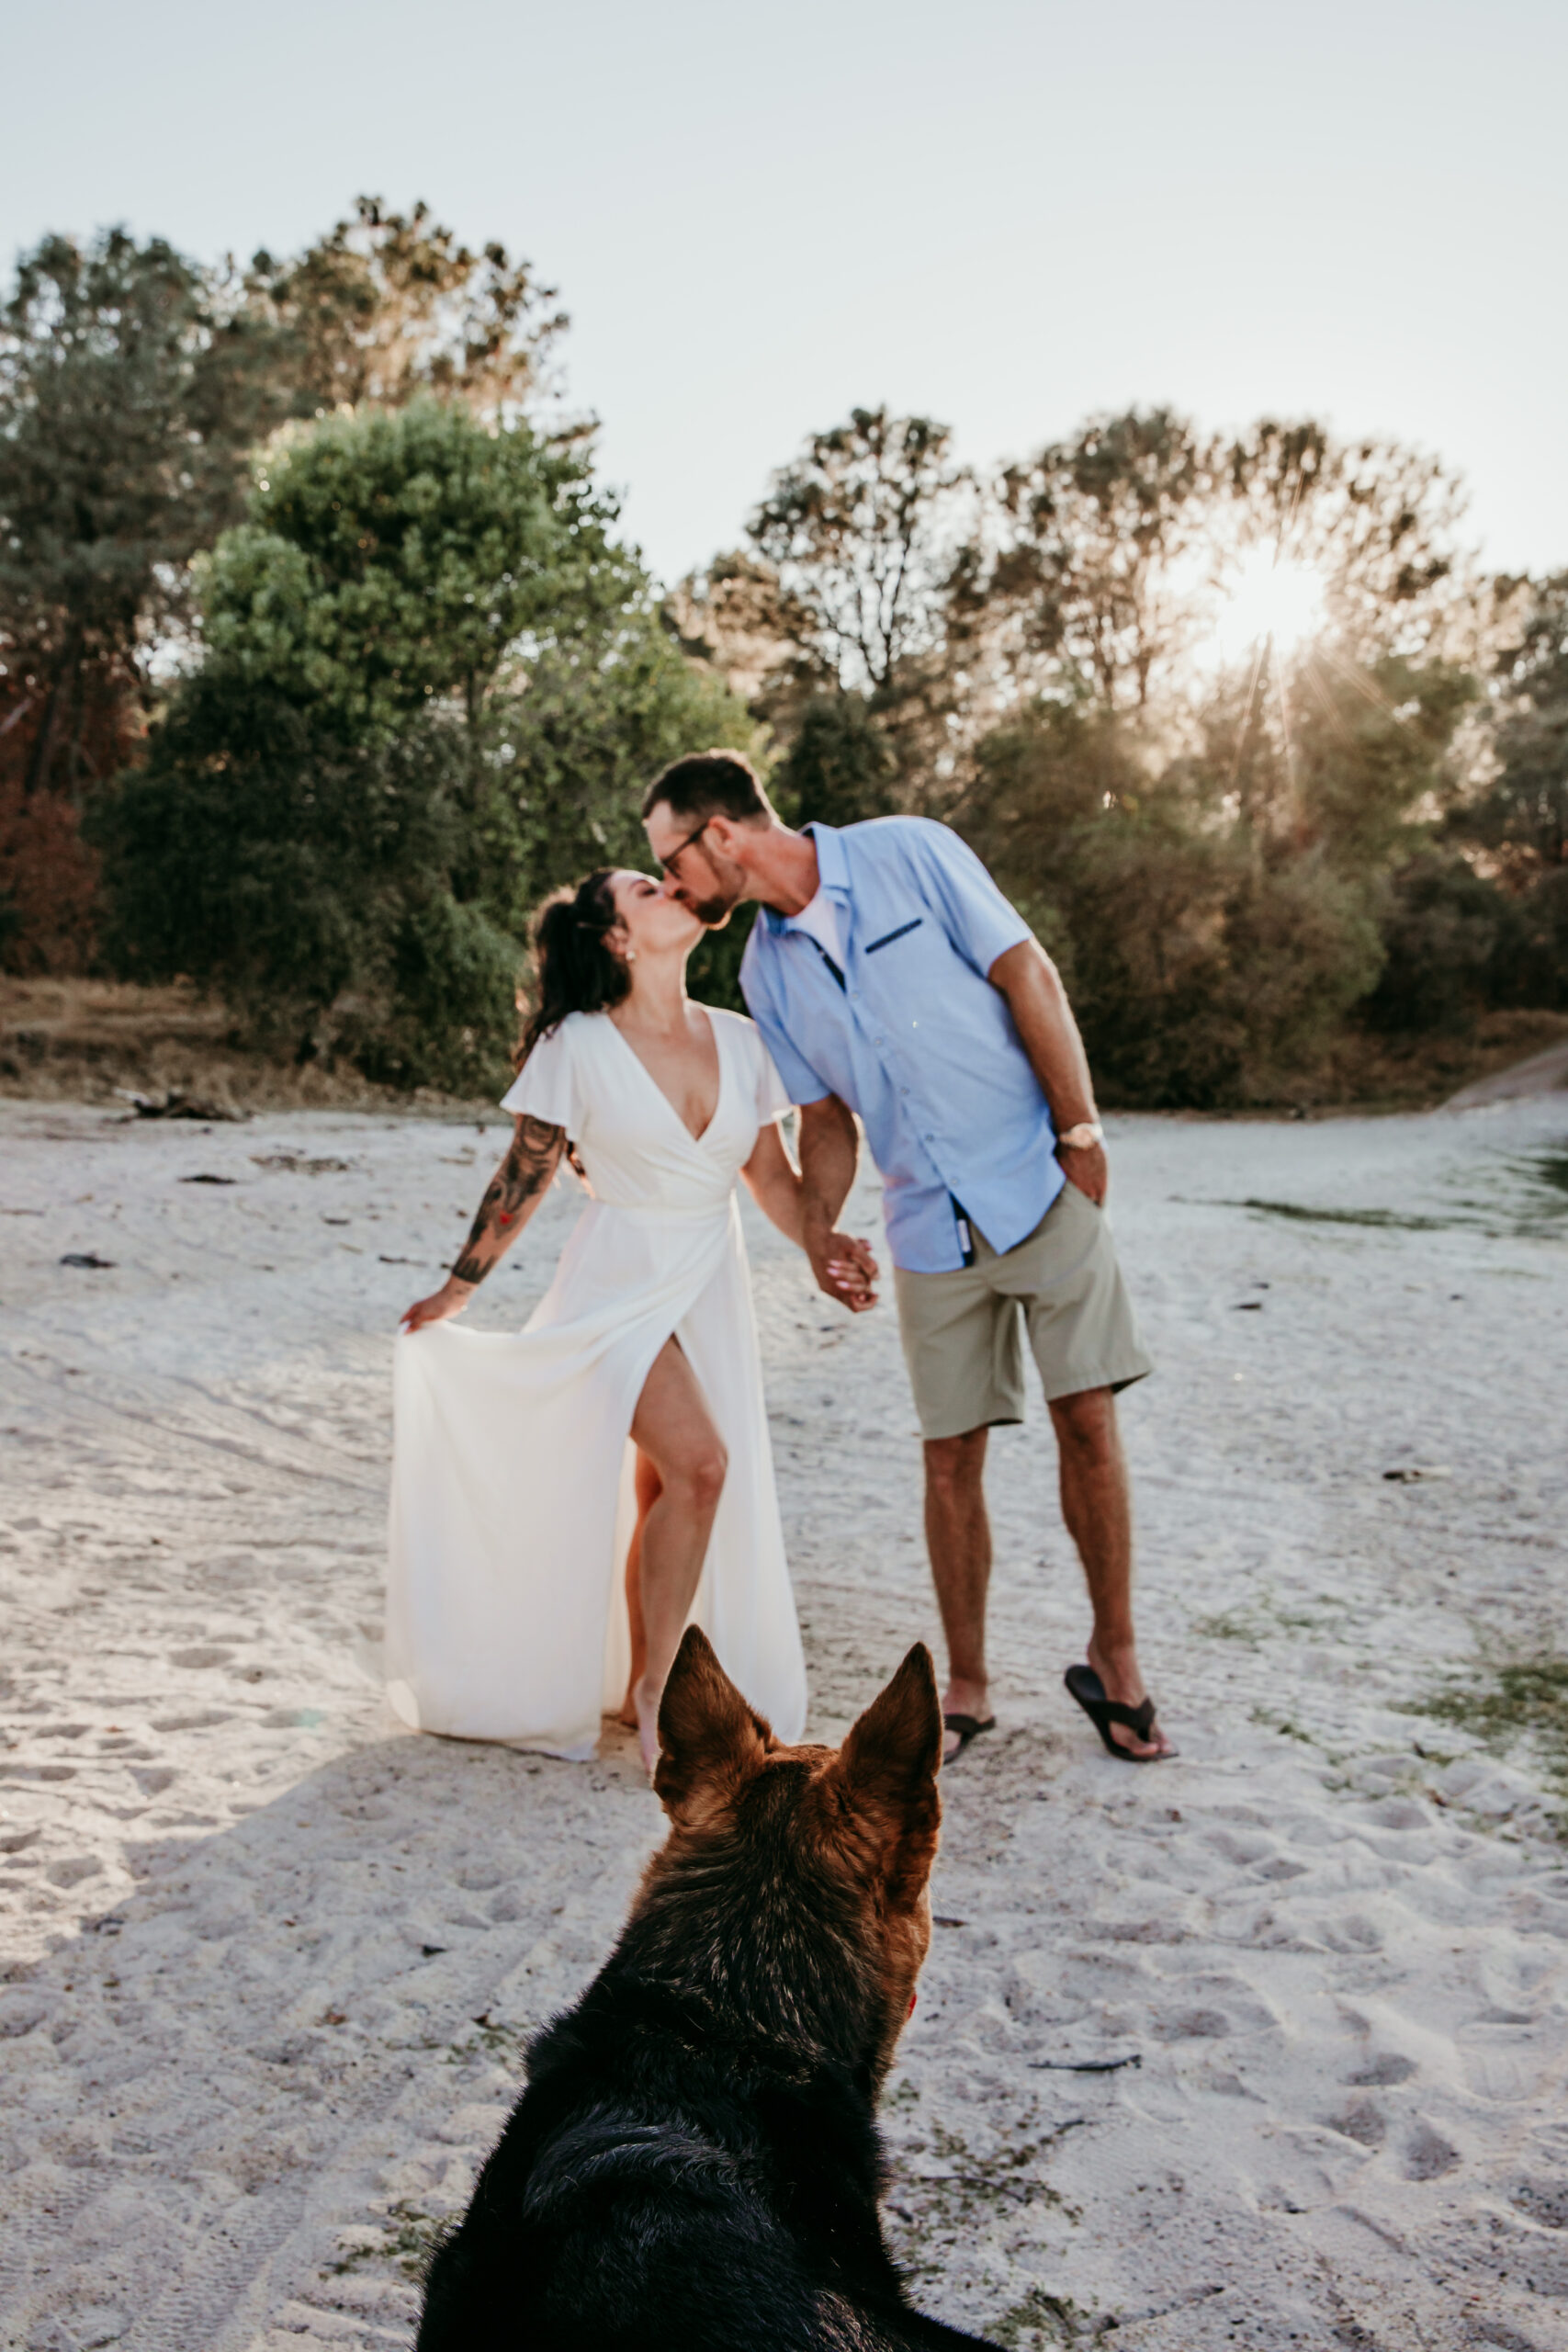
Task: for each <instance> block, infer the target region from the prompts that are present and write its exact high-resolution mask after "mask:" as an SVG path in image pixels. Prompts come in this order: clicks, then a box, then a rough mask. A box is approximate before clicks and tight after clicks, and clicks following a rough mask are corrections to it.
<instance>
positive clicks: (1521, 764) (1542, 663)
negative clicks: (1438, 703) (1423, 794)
mask: <svg viewBox="0 0 1568 2352" xmlns="http://www.w3.org/2000/svg"><path fill="white" fill-rule="evenodd" d="M1521 584H1522V583H1519V582H1511V581H1507V582H1501V583H1500V586H1501V588H1502V589H1503V590H1504V591H1505V592H1506V591H1509V590H1513V589H1517V587H1519V586H1520V585H1521ZM1496 674H1497V683H1498V685H1499V688H1500V698H1499V704H1498V711H1497V729H1496V754H1497V763H1498V764H1497V772H1496V774H1495V776H1494V777H1493V779H1492V780H1491V782H1490V784H1489V785H1488V786H1487V787H1486V788H1485V789H1484V790H1483V792H1482V793H1481V794H1480V795H1479V796H1477V797H1476V798H1475V799H1474V800H1473V801H1472V804H1471V806H1470V807H1469V808H1468V809H1465V810H1464V812H1463V814H1462V816H1461V818H1460V819H1459V820H1458V824H1459V829H1460V830H1461V831H1462V832H1463V833H1464V834H1466V835H1467V836H1468V837H1469V838H1470V839H1471V840H1472V841H1476V842H1483V843H1484V845H1485V846H1486V847H1487V848H1488V849H1489V850H1490V851H1492V852H1493V854H1495V856H1496V857H1497V858H1498V859H1499V861H1500V862H1501V864H1502V865H1503V867H1504V869H1505V871H1506V873H1507V874H1508V875H1509V876H1510V877H1511V878H1513V879H1514V880H1515V881H1516V882H1517V883H1527V882H1529V881H1530V880H1531V879H1533V878H1534V877H1535V876H1537V875H1540V874H1543V873H1548V872H1551V870H1552V869H1554V868H1560V867H1562V866H1565V865H1568V571H1560V572H1557V573H1556V574H1555V575H1554V576H1553V577H1552V578H1551V579H1548V580H1543V581H1540V582H1531V583H1529V586H1528V591H1527V597H1526V604H1525V611H1524V616H1523V620H1522V625H1521V626H1520V628H1519V629H1518V631H1517V636H1515V638H1514V639H1513V641H1512V642H1511V643H1509V644H1508V645H1507V646H1506V648H1505V650H1504V651H1503V653H1502V654H1501V656H1500V657H1499V660H1498V662H1497V665H1496Z"/></svg>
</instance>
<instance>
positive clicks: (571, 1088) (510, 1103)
mask: <svg viewBox="0 0 1568 2352" xmlns="http://www.w3.org/2000/svg"><path fill="white" fill-rule="evenodd" d="M571 1029H572V1024H571V1020H570V1016H569V1017H568V1019H566V1020H565V1021H563V1022H562V1023H561V1024H560V1026H559V1028H558V1029H554V1030H552V1031H551V1032H550V1034H549V1035H548V1036H547V1037H541V1038H540V1040H539V1042H538V1044H537V1045H536V1046H535V1048H534V1050H533V1052H532V1053H531V1054H530V1055H529V1057H528V1058H527V1060H526V1061H525V1063H524V1065H523V1067H522V1069H520V1070H519V1071H518V1073H517V1075H516V1077H515V1078H514V1079H513V1082H512V1084H511V1086H510V1087H509V1088H508V1089H507V1091H506V1092H505V1093H504V1094H503V1095H502V1098H501V1107H502V1110H503V1111H510V1112H511V1113H512V1114H513V1117H514V1118H529V1119H542V1120H543V1121H544V1123H545V1125H547V1126H549V1127H564V1128H565V1129H566V1131H567V1134H568V1135H569V1136H571V1137H572V1138H573V1139H574V1140H575V1139H576V1138H577V1136H580V1135H581V1132H582V1103H581V1089H580V1088H579V1086H578V1083H577V1075H576V1070H575V1068H574V1062H575V1056H574V1054H573V1051H572V1035H571Z"/></svg>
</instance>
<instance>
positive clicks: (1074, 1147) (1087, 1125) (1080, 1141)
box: [1056, 1119, 1105, 1151]
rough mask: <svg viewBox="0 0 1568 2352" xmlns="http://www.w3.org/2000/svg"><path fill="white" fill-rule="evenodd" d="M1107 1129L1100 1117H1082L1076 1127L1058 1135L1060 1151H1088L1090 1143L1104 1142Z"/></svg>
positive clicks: (1058, 1148) (1057, 1141)
mask: <svg viewBox="0 0 1568 2352" xmlns="http://www.w3.org/2000/svg"><path fill="white" fill-rule="evenodd" d="M1104 1139H1105V1129H1104V1128H1103V1127H1102V1126H1101V1125H1100V1121H1099V1120H1098V1119H1080V1120H1079V1121H1078V1123H1077V1126H1076V1127H1068V1128H1067V1130H1066V1133H1065V1134H1063V1135H1059V1136H1057V1137H1056V1148H1057V1150H1058V1151H1087V1150H1088V1149H1089V1146H1090V1144H1096V1143H1102V1142H1103V1141H1104Z"/></svg>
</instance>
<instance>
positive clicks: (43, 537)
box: [0, 229, 282, 793]
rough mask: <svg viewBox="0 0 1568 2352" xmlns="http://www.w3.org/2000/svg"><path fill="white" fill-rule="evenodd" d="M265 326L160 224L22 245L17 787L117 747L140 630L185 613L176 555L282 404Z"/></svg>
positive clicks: (0, 475)
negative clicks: (272, 378)
mask: <svg viewBox="0 0 1568 2352" xmlns="http://www.w3.org/2000/svg"><path fill="white" fill-rule="evenodd" d="M264 340H265V339H264V338H263V337H261V336H259V335H258V334H257V333H256V332H255V331H254V328H253V325H252V323H251V322H249V321H248V320H247V319H245V318H244V317H243V316H234V315H226V314H225V313H224V311H223V310H222V308H221V306H220V304H219V303H218V301H217V300H216V299H215V296H214V292H213V288H212V287H211V285H210V284H209V281H208V279H207V278H206V277H205V276H204V274H203V273H202V272H201V271H200V270H199V269H197V267H196V266H195V265H194V264H192V263H190V262H187V261H186V260H185V259H184V257H183V256H182V255H180V254H177V253H175V251H174V249H173V248H172V247H171V246H169V245H167V244H165V243H164V242H163V241H162V240H161V239H158V238H153V239H152V240H151V241H150V242H149V243H146V244H144V245H139V244H137V243H135V241H134V240H133V239H132V238H131V237H130V236H129V235H127V233H126V232H125V231H124V230H121V229H112V230H107V231H106V232H104V233H103V234H102V235H101V236H99V237H97V238H96V239H95V240H94V241H93V243H90V244H88V245H85V246H84V245H78V244H76V243H73V241H72V240H71V239H70V238H67V237H46V238H45V239H44V240H43V242H42V243H41V244H39V246H38V247H37V248H36V249H35V250H34V251H33V252H31V253H29V254H24V256H23V257H22V260H21V262H20V263H19V265H18V266H17V277H16V283H15V286H14V288H13V290H12V292H11V294H10V297H9V299H8V300H6V304H5V306H4V309H3V310H0V664H3V672H0V674H5V675H6V677H7V680H8V683H9V684H11V686H12V687H13V689H14V690H15V692H16V693H17V695H19V697H20V707H18V708H17V718H18V719H20V718H24V717H25V718H27V719H28V722H29V726H28V742H29V754H28V761H27V766H26V775H25V784H26V788H27V790H28V792H29V793H30V792H33V791H36V790H38V789H39V788H42V787H47V786H49V785H51V783H54V782H58V783H60V784H61V785H62V786H64V787H65V788H66V789H67V790H71V791H74V790H76V789H78V788H79V786H81V785H82V784H84V783H85V782H86V781H88V780H90V779H92V778H93V777H94V776H95V775H96V774H101V773H104V772H106V771H105V769H104V767H103V766H102V765H101V764H100V763H101V762H102V761H103V760H104V758H105V756H106V752H107V767H108V768H112V767H113V766H114V765H115V764H117V763H118V760H119V759H120V758H123V756H124V750H125V742H126V740H127V732H126V729H127V719H126V716H125V713H126V710H127V708H128V707H129V708H130V709H133V708H134V707H135V705H136V703H137V701H138V699H139V698H140V695H141V692H142V689H143V685H144V681H143V679H142V677H141V666H140V665H141V658H142V644H143V640H144V639H145V636H146V634H147V632H148V630H149V628H152V629H156V628H160V627H162V628H167V627H169V626H170V625H172V624H173V623H174V622H175V620H176V619H177V618H178V617H179V616H180V615H181V614H182V613H183V611H184V609H185V596H184V567H185V565H186V560H187V559H188V558H189V557H190V556H191V555H192V554H193V552H194V551H195V550H196V549H197V548H200V547H203V546H206V545H208V544H209V543H210V541H211V539H212V537H214V535H215V534H216V532H217V531H218V530H219V529H220V527H221V526H223V525H224V524H225V523H227V522H229V521H231V519H233V517H234V516H235V515H237V513H238V512H239V508H240V503H241V500H242V497H243V483H244V452H245V449H246V447H247V446H248V445H249V443H250V442H251V441H252V440H254V438H255V437H256V435H257V434H258V433H259V432H261V431H263V430H265V428H266V427H267V426H268V425H269V424H271V423H272V422H273V421H275V419H276V417H277V416H278V415H280V414H281V413H282V410H281V407H280V406H279V404H278V401H277V398H276V392H275V390H274V388H273V387H272V385H271V384H270V382H269V381H268V379H267V377H266V373H265V365H264V350H263V345H264Z"/></svg>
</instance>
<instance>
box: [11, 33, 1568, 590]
mask: <svg viewBox="0 0 1568 2352" xmlns="http://www.w3.org/2000/svg"><path fill="white" fill-rule="evenodd" d="M0 55H3V56H4V58H5V61H6V81H7V85H8V87H9V90H10V92H11V99H10V102H9V103H8V104H7V107H6V135H5V139H4V141H3V143H0V261H4V262H6V263H8V262H9V260H10V259H11V258H12V257H13V256H14V255H15V254H16V253H17V252H18V251H20V250H22V249H24V248H25V247H27V246H28V245H30V244H31V243H34V242H35V241H36V240H37V239H38V238H39V236H40V235H41V234H43V233H44V232H46V231H50V230H65V231H70V232H77V233H86V232H90V231H91V230H93V229H94V228H95V227H97V226H100V225H102V224H105V223H107V222H110V221H124V222H126V223H127V224H128V225H129V226H130V228H131V229H133V230H134V231H135V232H137V233H138V234H142V235H145V234H152V233H157V234H161V235H163V236H166V237H168V238H170V239H171V240H172V241H173V242H174V243H176V244H178V245H180V246H182V247H184V248H185V249H186V250H187V251H190V252H193V253H196V254H203V255H216V254H220V253H222V252H226V251H232V252H235V253H237V254H241V255H242V256H243V255H248V254H250V253H252V252H254V250H255V249H256V248H257V247H258V246H260V245H264V244H265V245H266V246H267V247H269V248H270V249H271V250H272V251H273V252H274V253H281V252H288V251H290V250H293V249H297V248H298V247H299V246H301V245H303V244H305V243H309V242H310V240H311V239H312V238H313V237H314V236H315V235H317V234H318V233H320V232H321V231H322V230H324V229H326V228H327V227H329V226H330V225H331V223H332V222H333V220H336V219H338V218H340V217H341V216H342V215H343V214H344V212H345V211H346V210H347V209H349V208H350V207H351V205H352V201H353V199H354V198H355V195H357V194H358V193H360V192H361V191H364V192H367V193H371V194H375V195H378V196H380V197H382V198H385V199H386V200H387V201H388V202H389V203H390V204H392V205H394V206H398V207H403V206H407V205H409V204H412V202H413V200H414V199H415V198H419V197H423V198H425V200H426V201H427V202H428V203H429V204H430V206H431V207H432V209H433V210H434V212H435V213H436V215H437V216H438V217H439V218H440V219H442V220H446V221H449V222H450V223H451V224H452V225H453V226H454V227H455V228H456V229H457V231H458V232H460V234H461V235H463V236H464V237H465V238H467V239H468V242H469V243H479V242H482V241H485V240H488V239H491V238H499V239H500V240H502V242H503V243H506V244H507V245H508V246H509V247H510V248H511V249H512V250H513V252H519V253H522V254H526V255H527V256H528V257H529V258H530V259H531V260H532V261H533V262H534V263H535V265H536V267H537V268H538V270H539V272H540V273H541V275H542V276H543V277H544V278H545V279H546V280H547V281H548V282H550V283H553V284H555V285H556V286H558V288H560V291H561V294H562V296H563V298H564V300H565V304H566V307H567V308H568V310H569V311H570V314H571V319H572V327H571V332H570V336H569V338H568V339H567V342H566V345H565V347H564V353H563V356H564V359H565V364H566V368H567V371H568V379H569V385H570V392H571V395H572V398H573V401H574V403H575V404H576V405H579V406H581V407H582V408H586V409H591V410H592V411H593V412H594V413H595V414H597V416H598V417H599V418H600V419H601V421H602V435H601V440H600V453H601V461H602V466H603V469H604V474H605V476H606V478H607V479H608V480H609V481H611V482H613V483H615V485H617V486H618V487H619V488H620V489H621V490H622V491H623V492H624V494H625V499H626V506H625V514H626V526H627V529H628V531H629V532H630V534H631V535H632V536H633V537H636V538H637V541H638V542H639V543H640V544H641V546H642V548H644V551H645V553H646V554H647V556H648V558H649V561H650V563H651V564H652V565H653V567H654V569H655V571H657V572H658V573H659V574H660V576H661V577H662V578H664V579H665V580H667V581H668V580H672V579H675V578H677V577H679V576H680V575H681V574H682V573H683V572H684V571H688V570H690V569H691V568H693V567H694V566H695V565H699V564H701V563H702V562H704V561H705V560H706V559H707V558H708V557H710V556H711V555H713V554H714V553H716V552H717V551H718V550H720V549H722V548H729V547H733V546H735V545H736V544H738V542H739V538H740V536H741V531H742V528H743V526H744V522H745V518H746V515H747V514H748V512H749V511H750V508H751V507H752V505H753V504H754V503H755V502H756V501H757V499H758V498H759V497H760V496H761V494H762V492H763V491H764V490H765V488H766V485H767V481H768V477H769V474H770V472H771V471H772V469H773V468H774V467H776V466H778V465H781V464H784V463H785V462H786V461H787V460H788V459H789V458H791V456H792V455H793V454H794V453H795V451H796V450H797V448H798V447H799V446H800V444H801V443H802V441H803V439H804V438H805V436H806V435H807V433H809V432H811V431H813V430H821V429H823V428H825V427H827V426H829V425H831V424H836V423H837V422H839V421H840V419H841V418H842V417H844V416H845V415H846V414H847V413H848V412H849V410H850V409H851V408H852V407H853V406H856V405H860V406H867V407H869V406H874V405H876V404H877V403H878V402H879V401H887V402H888V403H889V404H890V405H891V406H892V407H893V408H894V409H895V410H896V411H897V412H900V413H923V414H927V415H933V416H936V417H939V418H941V419H942V421H944V422H945V423H948V424H952V425H953V428H954V430H955V434H956V441H957V448H958V452H959V454H960V455H961V456H962V457H963V458H966V459H968V460H969V461H970V462H972V463H974V464H976V465H977V466H987V465H990V464H993V463H995V462H996V461H998V460H1000V459H1005V458H1012V457H1018V456H1021V455H1024V454H1027V453H1028V452H1030V451H1032V450H1033V449H1035V448H1037V447H1040V446H1041V445H1042V444H1043V442H1046V441H1048V440H1052V439H1055V438H1056V437H1059V436H1061V435H1066V434H1067V433H1069V432H1071V430H1072V429H1073V428H1074V426H1075V425H1076V424H1077V423H1078V422H1079V421H1080V420H1081V419H1082V418H1083V417H1085V416H1086V415H1088V414H1089V413H1092V412H1095V411H1100V410H1105V409H1115V408H1123V407H1126V406H1129V405H1132V404H1134V403H1136V404H1138V405H1140V406H1152V405H1156V404H1160V403H1167V404H1171V405H1174V406H1176V407H1178V408H1179V409H1181V410H1183V411H1185V412H1186V413H1189V414H1190V415H1192V416H1194V417H1195V418H1196V419H1197V420H1198V421H1199V423H1200V424H1204V425H1208V426H1214V427H1223V426H1226V425H1240V424H1246V423H1247V422H1248V421H1249V420H1250V419H1252V418H1254V417H1256V416H1259V415H1262V414H1266V413H1268V414H1274V415H1281V414H1283V415H1290V416H1299V415H1304V414H1313V415H1317V416H1320V417H1323V418H1325V419H1326V420H1327V422H1329V423H1330V424H1332V425H1333V426H1334V427H1335V428H1336V429H1337V431H1339V432H1340V433H1342V434H1345V435H1354V436H1358V437H1359V436H1360V435H1370V434H1376V435H1394V436H1396V437H1398V438H1399V439H1401V440H1404V441H1406V442H1412V443H1415V444H1416V445H1418V446H1420V447H1424V448H1427V449H1429V450H1432V451H1435V452H1436V453H1438V455H1440V456H1441V457H1442V458H1445V459H1446V460H1447V461H1448V462H1449V463H1450V465H1451V466H1453V467H1455V468H1457V469H1459V471H1460V472H1461V474H1462V475H1463V477H1464V478H1465V480H1466V481H1467V482H1468V484H1469V488H1470V492H1471V506H1470V512H1469V516H1468V522H1467V535H1468V537H1470V538H1471V540H1472V543H1473V544H1474V545H1475V546H1476V547H1478V548H1479V549H1480V551H1481V553H1482V555H1483V558H1484V560H1486V561H1488V562H1489V563H1491V564H1492V565H1494V566H1495V567H1496V568H1498V569H1500V570H1511V571H1512V570H1535V571H1546V570H1557V569H1562V567H1564V566H1568V463H1565V460H1564V427H1565V425H1568V398H1565V387H1568V301H1565V300H1563V296H1562V287H1563V277H1564V265H1563V255H1564V253H1565V252H1568V234H1565V232H1568V138H1565V137H1564V135H1563V131H1562V121H1563V117H1564V110H1565V99H1568V6H1563V5H1562V0H1357V4H1356V5H1347V0H1320V5H1319V6H1316V7H1315V8H1314V9H1311V10H1308V9H1303V8H1302V7H1301V6H1290V7H1287V6H1281V5H1279V0H1246V4H1245V5H1236V4H1235V0H1115V5H1107V4H1106V0H1075V5H1072V6H1064V5H1061V0H1032V5H1021V0H962V5H959V0H949V4H948V5H947V6H935V5H932V0H897V5H889V0H837V5H832V4H831V0H793V5H791V6H779V5H776V0H766V5H748V0H725V5H719V4H718V0H659V5H650V0H639V5H632V0H571V5H570V6H566V5H562V4H561V0H557V5H555V6H551V7H548V8H546V7H540V6H535V5H533V0H512V4H511V5H507V6H502V5H499V0H446V5H445V6H443V7H441V8H439V9H434V8H432V7H431V6H429V5H428V0H423V4H422V5H420V6H414V5H412V0H377V5H375V6H365V5H360V4H359V0H270V4H269V6H267V7H266V8H265V9H259V8H243V9H242V8H237V7H232V6H222V5H218V6H214V5H213V0H201V5H199V6H198V5H195V0H141V5H140V6H138V7H136V8H135V9H128V8H126V7H125V6H123V0H119V5H116V6H108V5H107V4H106V0H50V5H49V6H47V7H43V6H38V5H37V0H0ZM22 98H25V99H26V101H27V103H25V104H24V103H18V100H19V99H22Z"/></svg>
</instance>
